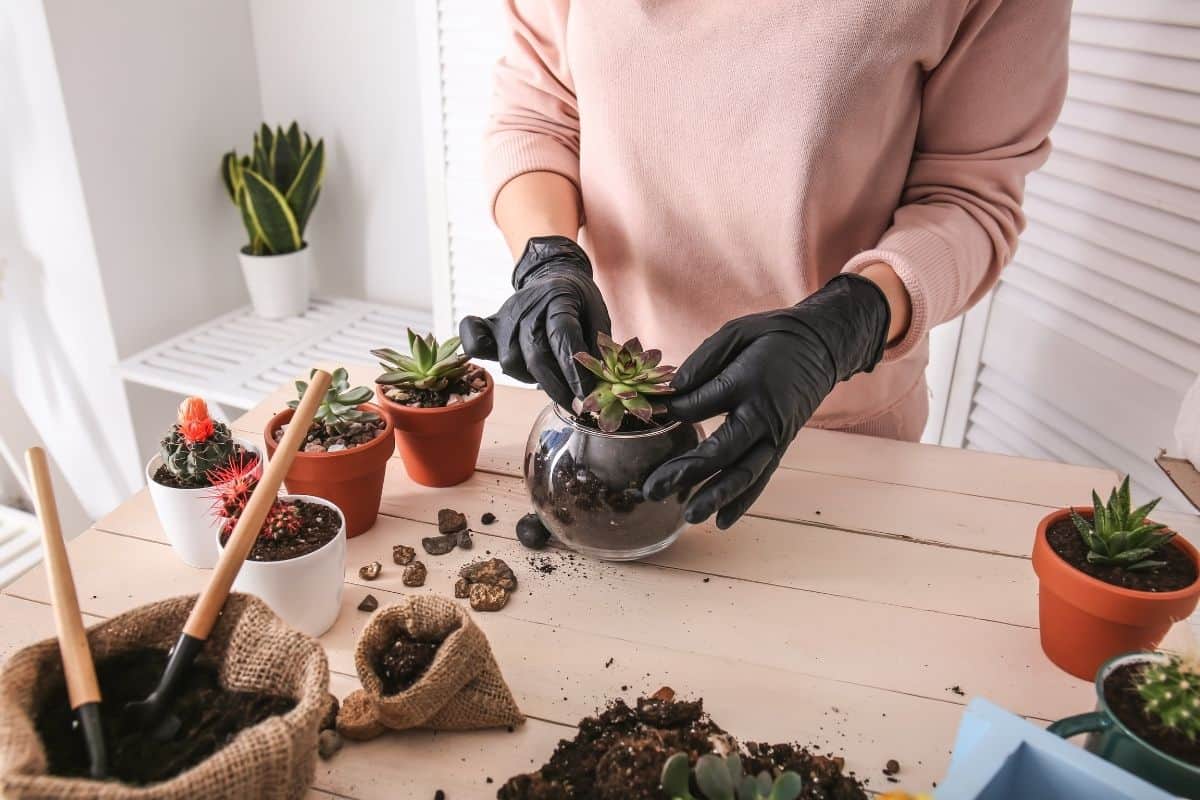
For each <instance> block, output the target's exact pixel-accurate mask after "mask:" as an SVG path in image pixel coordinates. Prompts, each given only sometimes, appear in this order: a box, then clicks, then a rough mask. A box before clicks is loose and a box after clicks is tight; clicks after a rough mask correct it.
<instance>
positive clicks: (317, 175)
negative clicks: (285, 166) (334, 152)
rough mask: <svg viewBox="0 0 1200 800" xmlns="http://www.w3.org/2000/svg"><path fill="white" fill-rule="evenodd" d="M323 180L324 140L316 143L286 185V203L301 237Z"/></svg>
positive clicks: (315, 203)
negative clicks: (294, 216)
mask: <svg viewBox="0 0 1200 800" xmlns="http://www.w3.org/2000/svg"><path fill="white" fill-rule="evenodd" d="M324 180H325V140H324V139H322V140H320V141H318V142H317V146H316V147H314V148H313V149H312V150H311V151H310V152H309V153H308V155H306V156H304V160H303V161H301V162H300V167H299V169H298V170H297V171H296V177H295V179H294V180H293V181H292V182H291V183H290V184H289V185H288V189H287V202H288V205H289V206H290V207H291V209H292V213H293V214H295V215H296V224H297V225H299V227H300V233H301V235H303V233H304V229H305V228H306V227H307V226H308V218H309V216H310V215H311V214H312V210H313V208H314V207H315V206H316V205H317V198H318V197H319V196H320V193H321V183H322V182H323V181H324Z"/></svg>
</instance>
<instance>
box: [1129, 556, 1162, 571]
mask: <svg viewBox="0 0 1200 800" xmlns="http://www.w3.org/2000/svg"><path fill="white" fill-rule="evenodd" d="M1166 565H1167V562H1165V561H1154V560H1153V559H1149V558H1147V559H1146V560H1144V561H1139V562H1137V563H1136V564H1130V565H1129V566H1127V567H1125V569H1127V570H1129V571H1131V572H1138V571H1140V570H1144V569H1154V568H1155V567H1165V566H1166Z"/></svg>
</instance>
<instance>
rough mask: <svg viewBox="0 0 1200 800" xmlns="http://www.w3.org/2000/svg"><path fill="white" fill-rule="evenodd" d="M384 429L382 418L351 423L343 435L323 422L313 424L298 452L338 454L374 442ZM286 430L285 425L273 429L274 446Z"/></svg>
mask: <svg viewBox="0 0 1200 800" xmlns="http://www.w3.org/2000/svg"><path fill="white" fill-rule="evenodd" d="M386 427H387V423H386V422H384V421H383V418H382V417H381V418H379V419H375V420H371V421H369V422H352V423H350V424H349V425H348V426H347V427H346V431H345V433H339V432H337V431H335V430H333V429H332V428H330V427H329V426H327V425H326V424H325V423H323V422H314V423H313V424H312V426H311V427H310V428H309V429H308V436H306V437H305V439H304V445H303V446H301V448H300V450H301V452H304V453H338V452H341V451H342V450H349V449H351V448H354V447H358V446H360V445H364V444H367V443H368V442H371V441H374V439H375V438H376V437H377V436H379V435H381V434H382V433H383V430H384V428H386ZM286 430H287V425H286V424H284V425H280V426H279V427H278V428H276V429H275V433H274V434H273V436H274V437H275V443H276V444H279V443H280V442H281V441H283V433H284V431H286Z"/></svg>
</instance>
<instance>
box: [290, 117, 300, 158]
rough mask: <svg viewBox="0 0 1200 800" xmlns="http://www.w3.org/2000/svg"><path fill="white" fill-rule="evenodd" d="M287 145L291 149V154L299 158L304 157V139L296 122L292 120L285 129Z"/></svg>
mask: <svg viewBox="0 0 1200 800" xmlns="http://www.w3.org/2000/svg"><path fill="white" fill-rule="evenodd" d="M287 140H288V144H289V145H290V146H291V148H292V152H294V153H296V154H297V155H298V156H300V157H301V158H303V157H304V137H303V136H302V135H301V133H300V125H299V123H297V122H296V120H292V124H291V125H289V126H288V129H287Z"/></svg>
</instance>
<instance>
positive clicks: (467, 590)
mask: <svg viewBox="0 0 1200 800" xmlns="http://www.w3.org/2000/svg"><path fill="white" fill-rule="evenodd" d="M454 596H455V597H457V598H458V599H460V600H463V599H465V598H468V597H470V596H471V582H470V581H468V580H467V579H466V578H459V579H458V580H457V581H455V582H454Z"/></svg>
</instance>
